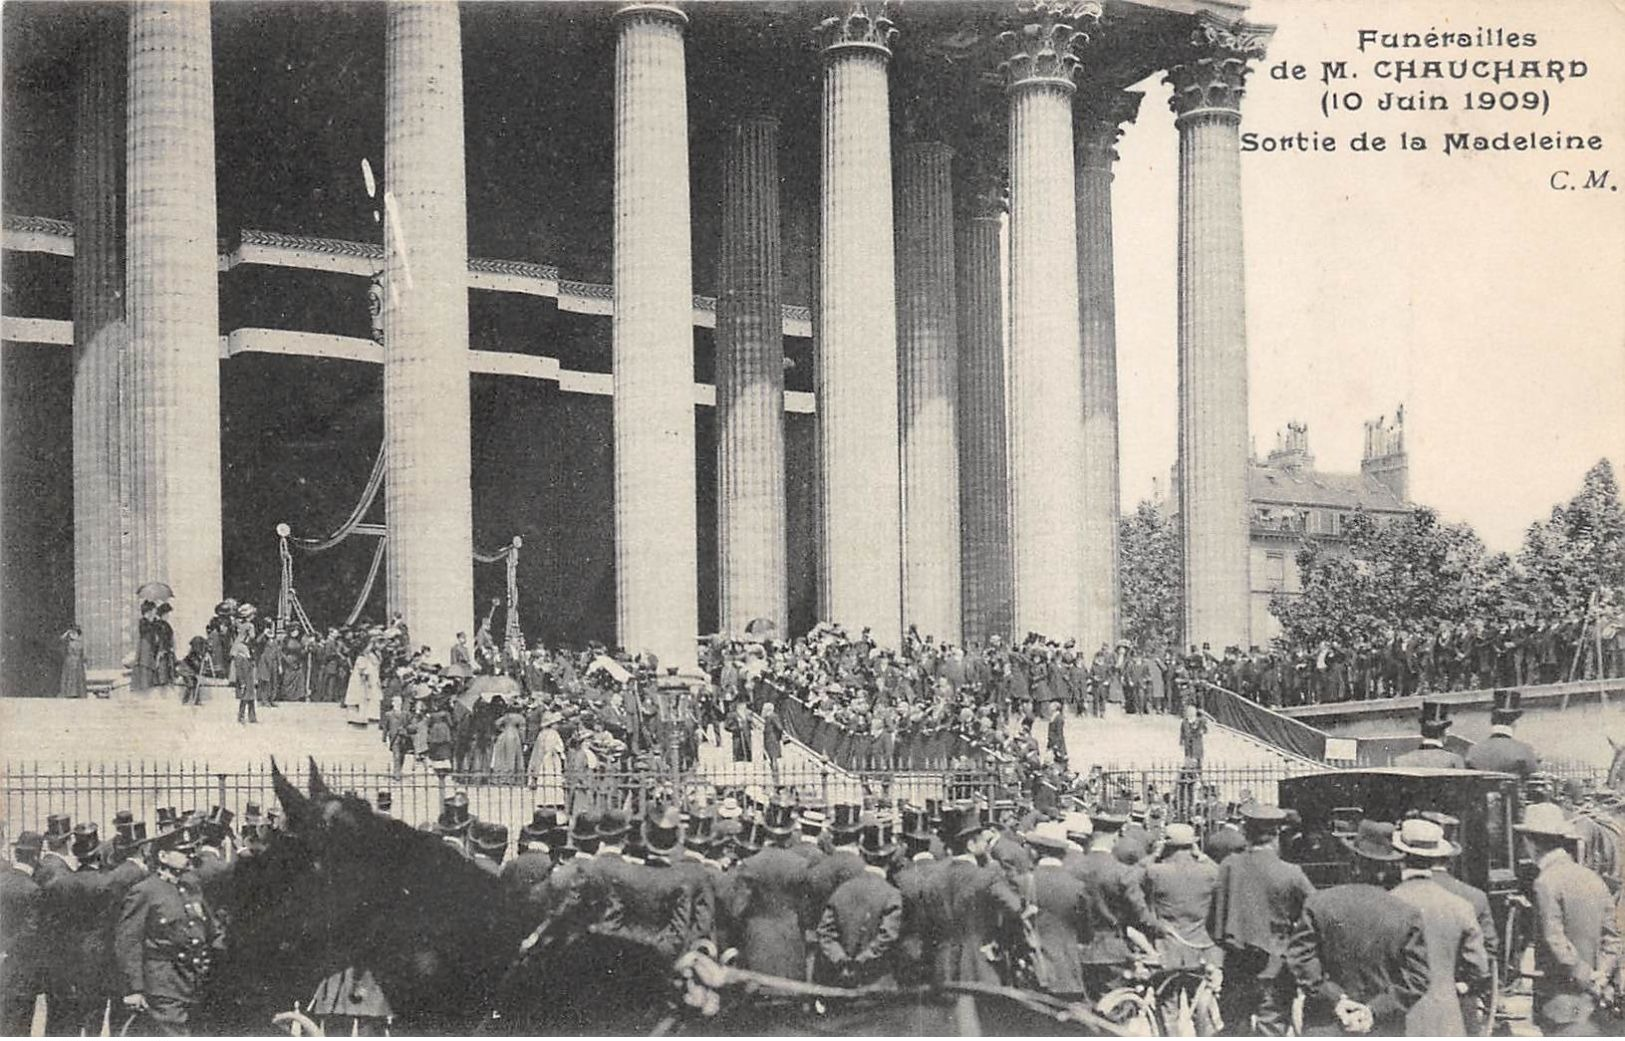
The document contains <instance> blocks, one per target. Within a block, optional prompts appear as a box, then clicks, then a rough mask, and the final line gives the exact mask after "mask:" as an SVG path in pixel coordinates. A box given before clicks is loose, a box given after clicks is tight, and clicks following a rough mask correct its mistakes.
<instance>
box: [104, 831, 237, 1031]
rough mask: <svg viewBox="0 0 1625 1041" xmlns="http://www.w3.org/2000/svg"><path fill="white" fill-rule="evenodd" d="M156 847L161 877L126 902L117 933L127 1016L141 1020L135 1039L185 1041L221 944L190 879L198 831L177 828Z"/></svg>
mask: <svg viewBox="0 0 1625 1041" xmlns="http://www.w3.org/2000/svg"><path fill="white" fill-rule="evenodd" d="M154 846H155V847H156V848H157V858H158V867H157V870H156V871H155V872H154V873H153V874H151V875H149V876H147V877H146V878H144V879H142V880H141V881H140V882H138V883H136V884H135V885H134V886H132V887H131V888H130V891H129V892H128V893H127V894H125V897H124V902H123V905H122V907H121V909H120V912H119V916H118V921H117V924H116V925H115V926H114V930H113V954H114V960H115V963H116V966H117V973H118V980H119V982H120V984H121V989H122V990H123V992H124V1000H123V1002H122V1005H123V1008H122V1011H123V1012H124V1014H125V1015H129V1016H135V1017H137V1021H136V1024H135V1027H134V1029H132V1030H131V1031H129V1032H130V1033H132V1034H147V1035H157V1034H169V1035H172V1034H184V1033H186V1026H187V1020H188V1018H189V1017H190V1015H191V1009H192V1005H193V1004H194V1003H195V1002H196V1000H197V992H198V986H199V983H200V981H201V980H202V978H203V977H204V976H205V975H206V974H207V972H208V969H209V965H210V962H211V961H212V960H213V957H214V954H215V950H216V949H217V947H218V945H219V941H220V936H219V933H218V931H217V929H216V928H215V923H214V919H213V917H212V916H211V915H210V913H209V909H208V907H207V906H206V905H205V904H204V900H203V894H202V892H201V891H199V890H198V889H197V888H196V887H195V886H193V885H192V884H191V883H189V882H187V881H186V880H185V878H184V875H185V873H186V871H187V868H188V866H189V864H190V859H191V857H190V854H191V852H192V850H194V849H195V848H196V846H197V833H196V830H195V829H194V828H193V827H192V826H190V825H182V826H180V827H177V828H174V829H172V830H171V831H169V832H167V833H165V834H163V835H160V836H159V837H158V838H157V839H156V840H155V841H154ZM122 1032H123V1031H121V1033H122Z"/></svg>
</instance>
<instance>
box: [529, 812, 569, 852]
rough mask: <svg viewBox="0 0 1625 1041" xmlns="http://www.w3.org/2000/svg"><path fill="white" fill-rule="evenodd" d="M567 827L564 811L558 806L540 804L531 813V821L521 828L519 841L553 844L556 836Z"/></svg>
mask: <svg viewBox="0 0 1625 1041" xmlns="http://www.w3.org/2000/svg"><path fill="white" fill-rule="evenodd" d="M566 827H567V825H566V822H565V819H564V813H563V811H561V810H560V809H559V808H558V807H556V806H538V807H536V809H535V811H534V812H532V813H531V816H530V823H528V824H526V825H524V826H523V827H521V828H520V829H519V841H520V842H545V843H547V844H548V845H552V843H553V840H554V838H556V837H557V836H558V834H559V833H560V832H562V831H564V830H565V829H566Z"/></svg>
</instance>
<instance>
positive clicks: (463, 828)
mask: <svg viewBox="0 0 1625 1041" xmlns="http://www.w3.org/2000/svg"><path fill="white" fill-rule="evenodd" d="M473 819H474V818H473V816H472V815H471V814H470V813H469V812H468V796H467V795H466V794H465V793H463V792H457V793H455V794H453V795H448V796H447V797H446V801H445V802H443V803H441V805H440V820H439V822H438V823H437V824H436V825H435V827H436V830H438V831H439V832H440V834H442V835H464V834H467V832H468V829H469V825H470V824H471V823H472V822H473Z"/></svg>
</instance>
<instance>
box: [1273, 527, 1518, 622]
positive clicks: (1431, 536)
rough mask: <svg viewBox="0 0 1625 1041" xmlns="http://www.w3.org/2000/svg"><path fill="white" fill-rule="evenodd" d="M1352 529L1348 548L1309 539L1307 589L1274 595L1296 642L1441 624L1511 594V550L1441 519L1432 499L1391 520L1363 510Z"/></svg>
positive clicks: (1304, 567)
mask: <svg viewBox="0 0 1625 1041" xmlns="http://www.w3.org/2000/svg"><path fill="white" fill-rule="evenodd" d="M1345 535H1346V537H1347V538H1346V543H1345V547H1346V553H1345V552H1341V551H1340V547H1339V546H1338V545H1337V544H1335V543H1323V542H1314V541H1310V542H1306V543H1305V544H1304V547H1303V548H1302V549H1301V550H1300V551H1299V553H1298V572H1299V575H1300V576H1301V579H1302V588H1303V591H1302V593H1301V594H1298V595H1295V596H1294V595H1290V594H1285V593H1277V594H1275V596H1274V597H1272V598H1271V600H1270V611H1271V612H1272V613H1273V614H1274V615H1275V617H1276V618H1278V619H1280V621H1281V627H1282V630H1283V635H1284V636H1285V637H1286V638H1287V640H1288V641H1289V642H1291V643H1296V644H1299V645H1313V644H1315V643H1318V642H1319V641H1321V640H1331V641H1334V642H1338V643H1343V644H1345V645H1346V644H1348V643H1350V642H1353V641H1356V640H1361V639H1365V640H1376V639H1380V638H1381V637H1382V636H1383V635H1384V634H1385V632H1386V631H1387V630H1389V629H1401V630H1410V631H1427V632H1435V631H1437V630H1438V629H1439V627H1440V626H1442V625H1443V624H1445V623H1452V624H1455V623H1460V622H1464V621H1468V620H1471V619H1473V618H1478V617H1482V616H1483V615H1485V614H1486V613H1490V612H1492V611H1493V610H1495V609H1496V608H1497V606H1498V605H1499V603H1500V601H1501V599H1502V598H1503V595H1504V587H1505V584H1506V582H1507V579H1508V576H1509V574H1510V572H1511V560H1510V558H1508V557H1507V556H1506V555H1505V554H1493V555H1492V554H1490V553H1489V552H1488V551H1487V550H1485V548H1484V543H1483V542H1482V541H1480V540H1479V538H1478V535H1477V534H1476V533H1475V532H1474V531H1473V529H1472V527H1471V526H1469V525H1467V524H1445V523H1441V522H1440V520H1439V517H1438V514H1436V513H1435V512H1434V511H1433V510H1431V509H1428V508H1426V507H1419V508H1417V509H1416V510H1414V511H1413V512H1412V513H1410V514H1409V515H1408V516H1406V517H1403V518H1399V519H1396V520H1392V521H1387V522H1383V523H1378V522H1377V521H1376V520H1375V519H1374V518H1373V517H1371V516H1370V515H1369V514H1367V513H1365V512H1364V511H1357V512H1356V513H1355V514H1354V515H1353V516H1352V517H1351V518H1350V521H1349V524H1348V525H1347V527H1346V528H1345Z"/></svg>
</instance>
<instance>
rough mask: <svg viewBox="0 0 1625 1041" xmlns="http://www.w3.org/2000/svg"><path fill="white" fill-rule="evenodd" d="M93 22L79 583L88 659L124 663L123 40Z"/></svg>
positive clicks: (86, 88)
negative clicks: (122, 661) (121, 661)
mask: <svg viewBox="0 0 1625 1041" xmlns="http://www.w3.org/2000/svg"><path fill="white" fill-rule="evenodd" d="M115 29H117V30H123V29H124V24H123V19H122V18H120V19H119V20H118V23H117V24H116V25H115V24H114V22H113V19H112V17H111V16H106V17H104V18H101V19H98V20H96V21H94V22H92V23H91V25H90V26H89V29H88V32H89V35H88V36H87V37H86V42H85V45H84V47H83V48H82V49H81V50H80V52H79V54H78V55H77V57H76V62H75V67H74V149H73V224H74V251H73V341H74V343H73V347H74V373H73V588H74V618H75V619H76V620H77V622H78V623H79V626H80V628H81V629H83V630H84V635H85V644H84V646H85V664H86V665H87V666H88V667H89V668H92V669H110V668H117V667H118V665H119V662H120V660H121V659H122V658H123V657H124V654H125V653H126V652H127V651H129V650H130V649H131V648H132V647H134V646H135V641H134V635H133V629H134V618H135V602H134V600H133V597H132V593H133V592H134V589H135V582H134V581H132V580H131V578H130V574H129V568H128V567H126V566H125V556H126V552H127V547H126V545H125V531H124V528H125V515H126V512H127V510H128V508H129V496H128V495H127V494H126V493H125V487H126V481H125V471H126V469H127V467H126V465H125V453H126V450H127V449H126V445H127V441H128V439H127V438H126V436H125V425H126V424H127V423H128V422H129V419H130V415H129V409H127V408H125V407H124V403H123V398H124V373H123V368H124V365H125V359H126V348H127V345H128V343H129V329H128V327H127V326H126V325H125V322H124V190H123V189H124V183H123V182H124V161H125V156H124V131H125V126H124V122H125V108H126V106H125V104H124V92H125V87H126V83H125V76H126V75H127V73H126V69H125V52H124V49H125V40H124V38H123V34H122V33H120V34H119V35H117V36H115V35H114V30H115Z"/></svg>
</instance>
